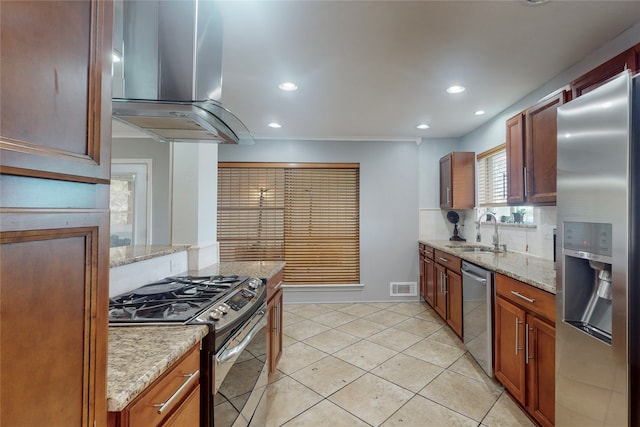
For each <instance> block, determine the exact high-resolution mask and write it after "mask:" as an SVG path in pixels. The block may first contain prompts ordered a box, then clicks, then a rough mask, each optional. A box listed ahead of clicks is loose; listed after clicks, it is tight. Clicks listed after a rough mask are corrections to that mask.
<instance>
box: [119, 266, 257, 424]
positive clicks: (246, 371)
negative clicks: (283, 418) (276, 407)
mask: <svg viewBox="0 0 640 427" xmlns="http://www.w3.org/2000/svg"><path fill="white" fill-rule="evenodd" d="M265 299H266V286H265V282H264V281H262V280H260V279H255V278H248V277H239V276H234V275H232V276H176V277H168V278H165V279H163V280H160V281H158V282H155V283H150V284H147V285H145V286H142V287H140V288H138V289H134V290H133V291H129V292H127V293H125V294H122V295H118V296H115V297H112V298H110V302H109V322H110V324H111V325H112V326H116V325H117V326H130V325H139V324H147V325H158V326H160V325H171V324H203V325H207V326H208V327H209V334H208V335H207V336H206V337H204V339H203V340H202V348H201V353H200V391H201V395H200V401H201V408H200V409H201V410H200V420H201V426H202V427H211V426H213V425H215V426H216V427H230V426H233V425H244V426H246V425H247V423H244V424H243V423H242V422H241V421H242V420H243V419H245V420H248V421H251V420H253V419H254V418H256V417H254V415H253V412H254V411H255V410H256V404H254V402H257V401H259V400H260V399H259V398H258V397H255V398H254V396H260V395H261V394H262V393H263V392H264V389H265V388H266V382H267V368H266V367H265V363H266V360H267V356H266V352H267V350H266V330H265V329H266V322H267V320H266V305H265ZM254 389H255V392H254ZM225 396H226V397H225ZM214 398H215V399H214ZM214 400H215V402H216V403H214ZM227 402H228V403H229V405H230V406H231V407H232V408H233V409H234V411H235V412H236V414H235V415H233V412H234V411H227V409H228V408H227V406H226V405H224V403H227ZM214 406H219V408H216V409H215V411H214ZM216 411H218V412H219V413H217V412H216ZM232 417H234V418H232ZM214 418H215V419H216V420H217V421H216V422H215V424H214ZM253 425H256V426H260V425H261V424H260V423H258V422H254V424H253ZM194 427H195V426H194Z"/></svg>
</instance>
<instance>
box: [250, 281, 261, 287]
mask: <svg viewBox="0 0 640 427" xmlns="http://www.w3.org/2000/svg"><path fill="white" fill-rule="evenodd" d="M261 284H262V281H261V280H260V279H251V280H249V287H250V288H251V289H256V288H257V287H258V286H260V285H261Z"/></svg>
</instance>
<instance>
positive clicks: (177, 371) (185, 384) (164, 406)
mask: <svg viewBox="0 0 640 427" xmlns="http://www.w3.org/2000/svg"><path fill="white" fill-rule="evenodd" d="M199 369H200V349H199V346H198V345H195V346H194V347H193V348H192V349H191V350H189V352H188V353H187V354H185V355H184V356H183V357H182V359H181V360H180V361H178V362H177V363H176V364H175V365H174V366H173V367H172V368H170V369H169V371H167V373H166V374H165V375H163V376H162V377H160V378H158V379H157V380H156V381H155V382H154V383H153V384H151V385H150V386H149V387H148V388H147V390H146V391H145V392H144V394H143V395H141V396H140V397H139V398H138V400H137V401H136V402H135V403H133V404H132V405H131V409H130V410H129V425H131V426H157V425H160V424H161V423H162V421H163V420H164V419H165V418H167V416H168V415H170V414H171V413H172V412H174V411H175V409H176V408H178V407H180V405H181V404H182V403H183V401H184V399H185V397H186V396H188V395H189V394H190V392H191V391H192V390H193V389H194V388H195V387H198V385H199V380H200V371H199Z"/></svg>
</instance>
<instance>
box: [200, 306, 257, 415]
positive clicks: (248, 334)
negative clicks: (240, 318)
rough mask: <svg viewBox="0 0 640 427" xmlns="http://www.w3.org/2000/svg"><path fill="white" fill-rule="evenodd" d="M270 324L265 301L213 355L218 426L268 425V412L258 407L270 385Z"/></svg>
mask: <svg viewBox="0 0 640 427" xmlns="http://www.w3.org/2000/svg"><path fill="white" fill-rule="evenodd" d="M266 325H267V306H266V304H263V305H262V306H261V307H260V308H259V309H258V310H257V311H256V312H255V313H254V314H253V316H252V317H251V318H250V319H249V320H248V321H247V322H246V323H244V324H243V326H242V327H241V328H239V329H238V330H237V331H235V332H234V333H233V334H232V335H231V336H230V337H229V339H228V340H226V342H225V343H224V344H223V345H222V347H221V348H220V349H219V350H218V351H217V352H216V354H213V355H211V358H212V359H211V361H212V364H214V365H215V369H214V376H215V394H214V396H213V425H214V426H215V427H233V426H247V425H255V426H264V425H265V423H266V419H264V415H265V413H264V412H263V411H257V410H258V404H259V403H260V401H261V400H262V399H261V398H262V395H263V394H264V392H265V390H266V387H267V376H268V367H267V340H266V335H267V334H266V330H265V329H266Z"/></svg>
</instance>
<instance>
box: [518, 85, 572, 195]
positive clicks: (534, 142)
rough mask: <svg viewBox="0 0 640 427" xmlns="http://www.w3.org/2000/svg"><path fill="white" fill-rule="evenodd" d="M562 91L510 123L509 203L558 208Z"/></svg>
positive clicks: (565, 97) (520, 114) (566, 93)
mask: <svg viewBox="0 0 640 427" xmlns="http://www.w3.org/2000/svg"><path fill="white" fill-rule="evenodd" d="M568 99H569V92H568V91H566V90H560V91H558V92H556V93H554V94H552V95H550V96H548V97H546V98H544V99H543V100H541V101H540V102H538V103H537V104H536V105H533V106H532V107H530V108H528V109H527V110H526V111H524V112H522V113H518V114H516V115H515V116H514V117H512V118H510V119H509V120H507V130H506V140H507V143H506V146H507V182H508V185H507V202H508V203H509V204H525V203H526V204H532V205H555V203H556V164H557V159H556V153H557V145H558V137H557V132H558V124H557V117H558V112H557V109H558V107H559V106H560V105H562V104H564V103H565V102H566V101H568Z"/></svg>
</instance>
